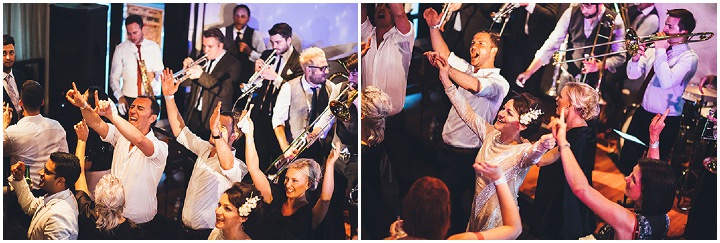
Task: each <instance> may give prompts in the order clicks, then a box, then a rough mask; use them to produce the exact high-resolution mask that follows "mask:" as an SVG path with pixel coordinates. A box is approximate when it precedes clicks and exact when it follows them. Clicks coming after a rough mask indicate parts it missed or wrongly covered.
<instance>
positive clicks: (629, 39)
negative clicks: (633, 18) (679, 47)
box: [553, 28, 715, 65]
mask: <svg viewBox="0 0 720 243" xmlns="http://www.w3.org/2000/svg"><path fill="white" fill-rule="evenodd" d="M713 36H715V33H713V32H699V33H689V34H675V35H666V36H657V35H649V36H643V37H638V36H637V33H636V32H635V30H633V29H632V28H628V29H627V31H626V33H625V39H624V40H616V41H609V42H606V43H601V44H596V45H591V46H583V47H576V48H570V49H566V50H558V51H556V52H555V54H557V55H555V54H553V65H556V64H559V63H569V62H576V61H582V60H587V59H590V58H598V57H604V56H610V55H615V54H620V53H626V52H627V54H628V56H635V54H637V52H638V50H639V49H640V45H645V46H647V47H652V46H653V45H654V43H653V42H655V41H663V40H668V39H673V38H678V37H687V40H685V41H682V42H680V43H692V42H701V41H706V40H709V39H711V38H713ZM695 37H697V38H698V39H693V38H695ZM616 43H623V44H624V45H625V50H624V51H616V52H611V53H605V54H601V55H596V56H587V57H583V58H577V59H572V60H562V58H560V57H561V56H562V55H560V52H568V51H575V50H582V49H587V48H592V47H595V46H605V45H612V44H616Z"/></svg>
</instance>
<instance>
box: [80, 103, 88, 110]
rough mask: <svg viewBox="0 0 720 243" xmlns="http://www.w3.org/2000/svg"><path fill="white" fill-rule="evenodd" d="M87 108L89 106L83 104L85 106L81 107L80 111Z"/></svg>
mask: <svg viewBox="0 0 720 243" xmlns="http://www.w3.org/2000/svg"><path fill="white" fill-rule="evenodd" d="M88 106H89V105H88V103H87V102H85V105H83V107H80V110H85V108H87V107H88Z"/></svg>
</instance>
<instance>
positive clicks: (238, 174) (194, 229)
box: [161, 69, 258, 240]
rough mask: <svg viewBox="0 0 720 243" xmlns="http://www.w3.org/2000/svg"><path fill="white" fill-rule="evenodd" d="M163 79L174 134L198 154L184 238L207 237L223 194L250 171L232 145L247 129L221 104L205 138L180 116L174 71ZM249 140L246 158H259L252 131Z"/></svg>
mask: <svg viewBox="0 0 720 243" xmlns="http://www.w3.org/2000/svg"><path fill="white" fill-rule="evenodd" d="M161 80H162V81H163V95H164V96H165V102H166V107H167V112H168V121H169V122H170V128H171V129H172V132H173V135H174V136H176V137H177V141H178V143H180V144H182V145H183V146H185V147H186V148H187V149H189V150H190V151H192V152H193V153H195V154H196V155H197V156H198V158H197V160H196V161H195V165H194V168H193V170H192V175H191V176H190V182H189V183H188V187H187V192H186V193H185V204H184V206H183V210H182V223H183V224H182V225H183V227H182V229H181V232H180V238H181V239H186V240H207V238H208V236H209V235H210V232H211V231H212V229H213V228H214V227H215V209H216V208H217V204H218V201H220V196H222V194H223V192H225V190H227V189H228V188H230V186H232V184H233V183H234V182H239V181H241V180H242V178H243V176H245V174H247V166H246V165H245V163H244V162H242V161H240V159H238V158H235V149H233V148H232V147H230V146H231V145H232V144H233V143H234V142H235V140H237V139H238V138H239V137H240V136H242V135H243V133H240V132H239V131H238V130H239V129H241V128H238V127H236V124H238V122H237V120H236V119H235V116H234V114H233V113H232V112H222V113H221V112H220V106H221V104H218V105H217V106H216V107H214V109H213V114H212V116H211V118H210V123H211V124H210V130H211V137H210V140H209V141H205V140H203V139H201V138H200V137H198V136H197V135H195V134H194V133H193V132H192V131H190V129H188V127H186V126H185V121H183V119H182V117H181V116H180V112H179V111H178V108H177V104H175V96H174V95H175V92H177V89H178V86H179V83H178V84H175V83H174V80H173V78H172V72H171V71H170V70H168V69H166V70H165V72H164V73H163V74H161ZM245 144H246V146H245V158H247V159H255V160H257V159H258V157H257V152H256V151H255V145H254V143H253V135H252V133H251V134H248V135H247V136H246V137H245Z"/></svg>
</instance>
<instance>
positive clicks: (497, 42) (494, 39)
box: [475, 30, 502, 49]
mask: <svg viewBox="0 0 720 243" xmlns="http://www.w3.org/2000/svg"><path fill="white" fill-rule="evenodd" d="M480 33H486V34H488V35H490V42H491V43H492V45H493V46H492V47H497V48H498V49H500V48H501V47H502V46H501V45H502V39H500V35H499V34H498V33H496V32H492V31H489V30H481V31H478V32H477V33H475V34H476V35H477V34H480Z"/></svg>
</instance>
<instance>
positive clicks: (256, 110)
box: [252, 48, 304, 118]
mask: <svg viewBox="0 0 720 243" xmlns="http://www.w3.org/2000/svg"><path fill="white" fill-rule="evenodd" d="M272 50H273V49H272V48H271V49H268V50H265V51H263V53H262V54H261V55H260V59H262V60H267V58H268V57H269V56H270V53H272ZM303 73H304V72H303V69H302V66H300V53H299V52H297V50H296V49H295V48H293V52H292V53H291V54H290V58H288V60H287V62H286V63H285V67H283V69H282V70H280V72H279V73H278V75H280V77H282V79H283V81H282V83H281V84H280V85H278V86H276V87H271V88H272V89H268V85H270V84H271V82H266V81H263V85H262V86H261V87H260V88H259V89H258V90H257V91H256V92H255V95H254V96H253V99H254V101H252V103H253V104H255V106H254V107H253V112H252V114H256V115H260V114H263V115H267V117H268V118H270V117H272V109H273V107H274V106H275V100H276V99H277V93H278V91H280V86H282V84H284V83H287V82H288V81H290V80H292V79H295V78H297V77H300V76H301V75H302V74H303ZM273 86H274V85H273ZM266 90H267V92H268V93H267V97H265V101H264V104H262V105H261V104H260V103H261V102H262V101H263V97H264V96H266V95H265V91H266ZM260 107H262V110H260Z"/></svg>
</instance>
